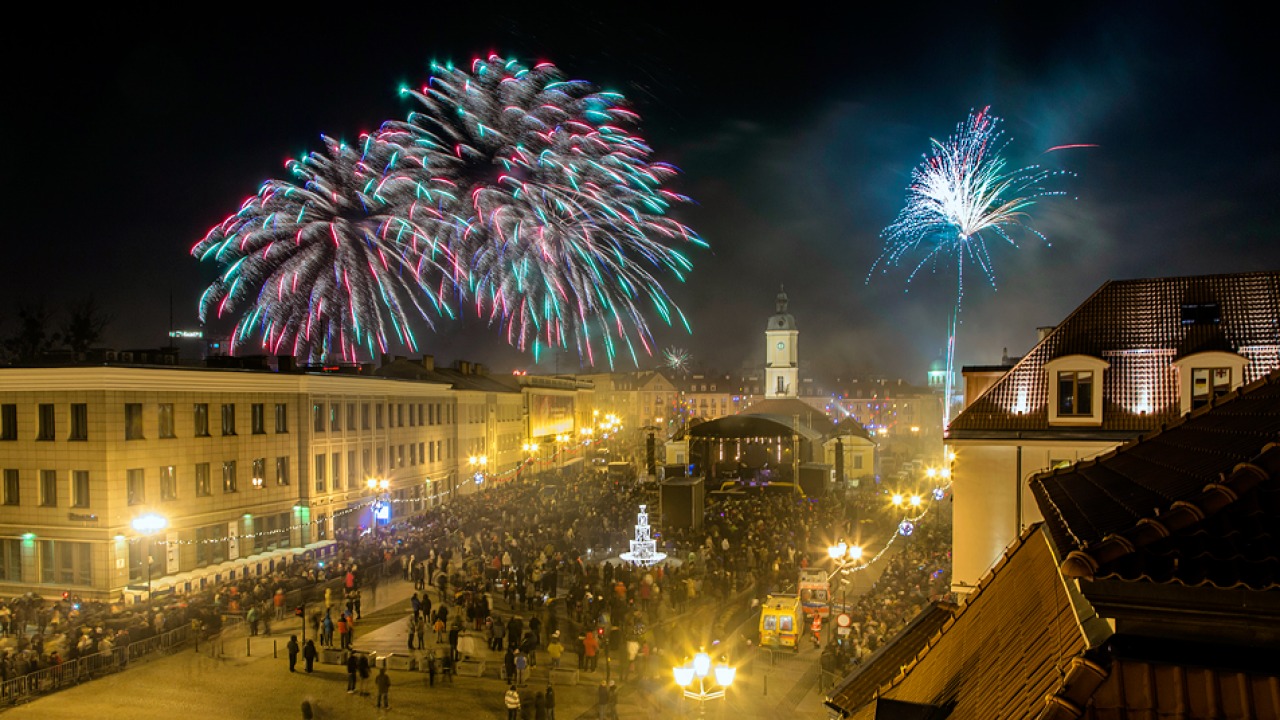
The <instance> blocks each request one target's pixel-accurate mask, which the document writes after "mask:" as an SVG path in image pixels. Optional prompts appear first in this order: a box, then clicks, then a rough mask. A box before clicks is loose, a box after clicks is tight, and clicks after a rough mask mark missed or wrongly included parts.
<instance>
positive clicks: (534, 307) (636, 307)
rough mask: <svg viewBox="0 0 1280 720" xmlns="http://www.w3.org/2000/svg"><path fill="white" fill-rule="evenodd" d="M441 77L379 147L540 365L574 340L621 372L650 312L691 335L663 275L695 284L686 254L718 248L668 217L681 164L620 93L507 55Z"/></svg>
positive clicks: (460, 268) (480, 305) (511, 337)
mask: <svg viewBox="0 0 1280 720" xmlns="http://www.w3.org/2000/svg"><path fill="white" fill-rule="evenodd" d="M432 72H433V75H432V77H431V78H430V80H429V82H428V83H427V84H426V86H424V87H423V88H421V89H420V90H412V89H407V88H406V89H403V90H402V94H405V95H409V96H411V97H412V98H414V99H415V100H416V101H417V103H418V105H419V111H417V112H414V113H412V114H411V115H410V116H409V117H408V119H407V120H406V121H402V122H388V123H386V124H384V125H383V127H382V128H381V129H380V130H379V132H378V138H379V142H380V143H383V144H385V145H387V146H388V147H390V148H393V155H392V156H391V159H390V160H389V163H390V166H391V167H390V169H389V172H394V173H397V174H400V175H401V176H403V177H405V178H416V194H417V203H418V204H419V207H420V208H424V209H423V210H422V212H423V213H425V214H429V215H432V216H434V217H436V218H438V222H437V223H436V224H435V225H434V227H433V228H432V230H431V232H432V237H433V239H434V240H435V241H436V242H438V243H439V244H440V245H441V246H442V247H445V248H447V249H448V251H449V256H450V257H451V258H453V259H454V260H455V261H456V262H455V264H454V265H453V266H452V267H451V268H450V270H451V272H452V276H453V282H454V288H455V289H456V290H457V292H458V293H459V296H465V297H466V298H467V299H468V301H469V302H471V303H472V304H473V305H474V307H475V311H476V312H477V314H479V315H481V316H486V315H487V316H488V318H489V322H490V323H491V324H496V325H498V326H500V327H501V329H502V330H503V332H504V334H505V335H506V338H507V341H508V342H509V343H511V344H512V345H515V346H516V347H518V348H520V349H522V350H523V349H527V348H529V347H530V346H532V350H533V352H534V354H535V357H536V355H537V354H538V352H539V349H540V347H559V348H564V347H570V346H571V345H572V346H576V348H577V350H578V352H579V354H580V355H581V356H582V357H583V358H584V359H586V360H587V361H588V362H590V363H591V364H595V356H594V353H595V349H594V348H595V345H596V343H597V342H598V343H599V344H600V345H601V346H602V347H603V349H604V351H605V353H606V355H607V359H608V362H609V364H610V365H612V364H613V361H614V358H615V356H616V355H617V354H618V353H619V352H620V351H622V350H623V349H625V351H626V352H627V353H628V354H630V356H631V358H632V361H633V362H636V350H637V347H636V344H637V343H638V344H639V346H640V349H642V350H643V351H644V352H646V353H648V354H652V352H653V350H652V342H653V340H652V336H651V334H650V331H649V326H648V321H647V320H646V314H647V313H648V312H654V313H656V314H657V316H658V317H660V318H661V319H662V321H663V322H665V323H667V324H672V323H673V321H674V322H679V323H680V324H682V325H684V326H685V328H686V329H688V322H687V321H686V319H685V317H684V315H683V313H682V312H681V311H680V309H679V308H678V307H676V305H675V304H674V303H673V302H672V301H671V299H670V297H669V296H668V295H667V292H666V291H665V290H664V289H663V287H662V285H661V283H660V281H659V279H658V276H659V275H662V274H666V273H670V274H671V275H673V276H674V277H676V278H677V279H679V280H683V279H684V276H685V274H686V273H687V272H688V271H689V270H690V268H691V263H690V261H689V259H688V258H687V257H686V256H685V255H684V254H683V249H684V248H685V247H687V246H696V247H705V246H706V244H705V243H704V242H703V241H702V239H701V238H699V237H698V235H697V234H696V233H694V232H693V231H692V230H690V229H689V228H688V227H686V226H684V225H682V224H680V223H679V222H677V221H675V220H673V219H671V218H670V217H668V215H667V213H668V211H669V210H670V209H671V207H672V206H673V205H674V204H677V203H682V202H687V200H688V199H687V198H685V197H684V196H682V195H678V194H676V193H674V192H671V191H670V190H667V189H664V188H663V187H662V186H663V183H664V182H666V181H668V180H670V179H671V178H672V177H674V176H675V175H676V174H677V170H676V169H675V168H674V167H672V166H671V165H668V164H665V163H660V162H652V161H650V159H649V157H650V155H651V150H650V148H649V147H648V145H646V144H645V142H644V140H642V139H641V138H640V137H638V136H637V135H635V134H634V133H633V131H632V130H631V128H633V127H634V126H635V124H636V123H637V122H638V120H639V118H638V116H637V115H636V114H635V113H633V112H632V111H630V110H629V109H627V107H626V104H625V100H624V98H623V97H622V96H621V95H618V94H617V93H611V92H602V91H599V90H597V89H595V88H593V87H592V86H591V85H590V84H588V83H586V82H583V81H579V80H566V79H565V77H564V75H562V74H561V72H560V71H559V70H558V69H557V68H556V67H555V66H554V65H551V64H548V63H543V64H539V65H536V66H534V67H532V68H529V67H526V66H524V65H522V64H520V63H518V62H515V61H510V60H505V59H503V58H500V57H497V56H490V57H489V58H488V59H486V60H476V61H475V62H473V63H472V65H471V68H470V71H464V70H462V69H458V68H455V67H452V66H448V65H433V67H432Z"/></svg>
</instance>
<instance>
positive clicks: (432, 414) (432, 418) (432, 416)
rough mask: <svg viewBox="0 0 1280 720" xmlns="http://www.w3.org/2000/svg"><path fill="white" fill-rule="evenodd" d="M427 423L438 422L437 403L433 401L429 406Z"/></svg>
mask: <svg viewBox="0 0 1280 720" xmlns="http://www.w3.org/2000/svg"><path fill="white" fill-rule="evenodd" d="M427 424H428V425H435V424H436V404H435V403H431V404H430V405H428V406H427Z"/></svg>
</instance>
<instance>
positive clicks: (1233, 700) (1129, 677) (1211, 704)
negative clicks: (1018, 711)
mask: <svg viewBox="0 0 1280 720" xmlns="http://www.w3.org/2000/svg"><path fill="white" fill-rule="evenodd" d="M1204 665H1205V664H1204V663H1187V664H1182V663H1178V664H1173V663H1159V662H1140V661H1133V660H1121V659H1117V660H1114V661H1112V664H1111V672H1110V675H1109V676H1108V677H1107V679H1106V681H1105V682H1103V683H1101V686H1100V687H1098V689H1097V691H1096V692H1094V693H1093V694H1092V696H1090V697H1089V699H1088V703H1087V704H1083V707H1082V708H1081V709H1082V710H1083V712H1081V713H1080V714H1078V715H1075V716H1068V717H1079V718H1084V719H1085V720H1128V719H1129V718H1138V717H1142V718H1184V719H1185V720H1217V719H1218V718H1255V719H1256V720H1276V719H1277V718H1280V692H1277V686H1278V685H1280V683H1278V682H1277V678H1276V675H1275V674H1274V673H1256V672H1239V671H1237V670H1234V669H1228V668H1223V667H1213V666H1210V667H1205V666H1204Z"/></svg>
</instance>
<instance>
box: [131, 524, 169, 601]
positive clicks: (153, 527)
mask: <svg viewBox="0 0 1280 720" xmlns="http://www.w3.org/2000/svg"><path fill="white" fill-rule="evenodd" d="M132 524H133V529H134V530H135V531H137V532H139V533H141V534H142V536H143V537H145V538H146V539H147V544H146V548H145V549H146V552H145V555H144V556H143V557H144V558H145V560H146V563H147V606H148V607H150V606H151V537H152V536H153V535H155V534H156V533H158V532H160V531H161V530H164V529H165V528H167V527H169V520H168V519H166V518H165V517H164V516H163V515H157V514H155V513H148V514H146V515H139V516H138V517H136V518H134V519H133V523H132Z"/></svg>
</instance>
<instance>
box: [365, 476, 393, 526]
mask: <svg viewBox="0 0 1280 720" xmlns="http://www.w3.org/2000/svg"><path fill="white" fill-rule="evenodd" d="M365 486H366V487H368V488H369V492H372V493H375V494H376V495H377V497H376V498H374V501H373V505H372V509H373V521H372V522H371V523H370V524H371V525H377V524H378V521H379V520H381V521H382V522H384V523H386V522H388V521H389V520H391V503H390V498H389V497H388V496H387V490H388V489H389V488H390V487H391V481H390V480H388V479H386V478H369V479H368V480H366V481H365Z"/></svg>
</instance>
